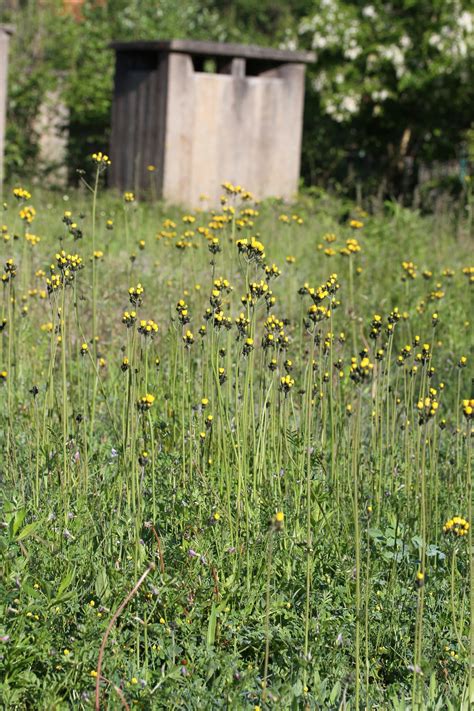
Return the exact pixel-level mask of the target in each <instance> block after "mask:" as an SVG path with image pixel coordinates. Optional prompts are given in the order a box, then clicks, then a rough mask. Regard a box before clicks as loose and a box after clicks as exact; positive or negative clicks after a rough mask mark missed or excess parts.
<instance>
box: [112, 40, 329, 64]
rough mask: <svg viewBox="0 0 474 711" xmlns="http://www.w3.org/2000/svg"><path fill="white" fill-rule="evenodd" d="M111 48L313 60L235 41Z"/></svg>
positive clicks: (309, 55)
mask: <svg viewBox="0 0 474 711" xmlns="http://www.w3.org/2000/svg"><path fill="white" fill-rule="evenodd" d="M110 46H111V48H112V49H115V50H117V51H131V52H180V53H183V54H200V55H212V56H217V57H218V56H222V57H241V58H243V59H261V60H263V61H274V62H284V63H290V62H296V63H301V62H304V63H310V62H314V61H315V58H316V57H315V54H314V52H294V51H292V50H288V49H273V48H272V47H260V46H258V45H249V44H235V43H234V42H230V43H227V42H202V41H198V40H180V39H173V40H156V41H155V40H151V41H150V40H147V41H145V40H144V41H133V42H112V43H111V45H110Z"/></svg>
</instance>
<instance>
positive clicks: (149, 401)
mask: <svg viewBox="0 0 474 711" xmlns="http://www.w3.org/2000/svg"><path fill="white" fill-rule="evenodd" d="M154 402H155V396H154V395H150V393H147V394H146V395H142V397H141V398H140V399H139V400H138V402H137V407H138V409H139V410H140V411H141V412H146V411H147V410H149V409H150V408H151V407H152V405H153V403H154Z"/></svg>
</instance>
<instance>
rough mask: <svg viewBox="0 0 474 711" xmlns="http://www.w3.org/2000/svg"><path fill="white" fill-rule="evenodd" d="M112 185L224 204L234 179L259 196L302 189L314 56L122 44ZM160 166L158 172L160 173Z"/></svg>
mask: <svg viewBox="0 0 474 711" xmlns="http://www.w3.org/2000/svg"><path fill="white" fill-rule="evenodd" d="M112 47H113V49H114V50H115V52H116V72H115V87H114V97H113V109H112V137H111V146H110V155H111V158H112V167H111V172H110V179H111V184H112V185H113V186H115V187H117V188H119V189H120V190H135V191H137V192H138V193H140V192H143V191H146V190H149V189H150V184H151V183H153V190H154V192H155V193H156V194H157V195H160V196H162V197H163V198H164V199H166V200H167V201H169V202H172V203H177V204H184V205H190V206H192V205H197V204H198V203H199V200H200V196H201V194H203V193H204V194H206V195H207V196H208V197H209V202H210V204H213V203H216V201H217V200H218V198H219V195H220V194H221V187H220V186H221V183H222V182H224V181H226V180H228V181H230V182H232V183H234V184H240V185H242V186H244V187H245V188H246V189H247V190H250V191H252V192H254V193H255V194H256V195H257V196H258V197H259V198H264V197H268V196H279V197H283V198H290V197H292V195H293V194H294V193H295V192H296V190H297V185H298V178H299V170H300V153H301V133H302V120H303V102H304V74H305V65H306V63H307V62H311V61H313V60H314V56H313V54H312V53H308V52H292V51H286V50H277V49H268V48H263V47H256V46H246V45H239V44H222V43H217V42H198V41H184V40H170V41H157V42H114V43H113V44H112ZM149 166H154V167H155V168H156V170H154V171H153V170H150V169H149Z"/></svg>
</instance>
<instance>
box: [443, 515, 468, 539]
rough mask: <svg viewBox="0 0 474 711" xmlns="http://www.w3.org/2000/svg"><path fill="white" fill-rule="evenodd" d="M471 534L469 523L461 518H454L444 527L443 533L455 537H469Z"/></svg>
mask: <svg viewBox="0 0 474 711" xmlns="http://www.w3.org/2000/svg"><path fill="white" fill-rule="evenodd" d="M468 532H469V523H468V522H467V521H466V519H465V518H461V516H453V518H450V519H449V520H448V521H446V523H445V524H444V526H443V533H446V534H451V535H453V536H459V537H462V536H467V534H468Z"/></svg>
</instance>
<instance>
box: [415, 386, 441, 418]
mask: <svg viewBox="0 0 474 711" xmlns="http://www.w3.org/2000/svg"><path fill="white" fill-rule="evenodd" d="M435 396H436V390H434V393H432V394H431V396H430V397H425V398H424V399H420V400H418V402H417V405H416V407H417V410H418V414H419V423H420V425H422V424H424V423H425V422H428V420H430V419H431V418H432V417H434V416H435V415H436V413H437V411H438V408H439V402H438V401H437V400H436V397H435Z"/></svg>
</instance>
